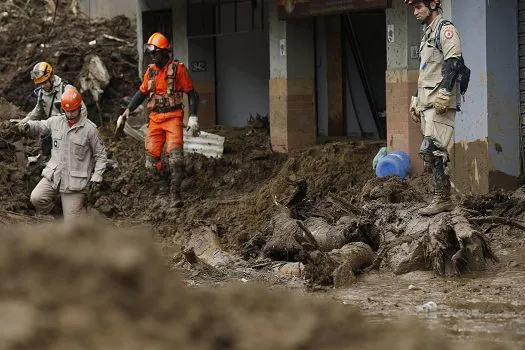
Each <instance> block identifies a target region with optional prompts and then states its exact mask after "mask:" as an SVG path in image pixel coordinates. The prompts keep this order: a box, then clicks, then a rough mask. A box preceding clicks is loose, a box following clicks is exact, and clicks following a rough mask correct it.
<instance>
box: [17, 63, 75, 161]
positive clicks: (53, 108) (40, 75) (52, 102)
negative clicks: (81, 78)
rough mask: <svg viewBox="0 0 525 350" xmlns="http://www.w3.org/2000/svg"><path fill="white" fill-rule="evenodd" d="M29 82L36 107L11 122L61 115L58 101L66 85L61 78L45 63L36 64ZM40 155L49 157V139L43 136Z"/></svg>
mask: <svg viewBox="0 0 525 350" xmlns="http://www.w3.org/2000/svg"><path fill="white" fill-rule="evenodd" d="M30 76H31V80H32V81H33V83H34V84H35V85H36V87H37V88H36V89H35V93H36V96H37V101H36V105H35V107H34V108H33V110H32V111H31V112H29V113H28V114H27V116H26V117H25V118H23V119H22V120H19V119H12V120H11V121H12V122H15V123H19V122H27V121H29V120H45V119H49V118H50V117H51V116H53V115H56V114H60V113H62V112H61V110H60V101H61V99H62V94H63V93H64V91H65V90H66V87H68V86H70V87H72V85H69V84H67V83H66V82H65V81H64V80H62V78H60V77H59V76H58V75H56V74H55V73H54V71H53V67H52V66H51V64H49V63H47V62H38V63H37V64H35V65H34V66H33V69H32V70H31V73H30ZM40 141H41V154H42V155H43V156H49V155H51V147H52V145H51V138H50V137H49V136H45V137H42V138H41V140H40Z"/></svg>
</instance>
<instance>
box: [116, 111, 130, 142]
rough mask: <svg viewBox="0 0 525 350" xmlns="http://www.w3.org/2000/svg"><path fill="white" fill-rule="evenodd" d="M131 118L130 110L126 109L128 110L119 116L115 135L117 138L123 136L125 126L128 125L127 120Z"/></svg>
mask: <svg viewBox="0 0 525 350" xmlns="http://www.w3.org/2000/svg"><path fill="white" fill-rule="evenodd" d="M128 118H129V108H126V110H125V111H124V112H123V113H122V114H121V115H119V117H118V119H117V127H116V128H115V132H114V133H113V135H114V136H115V138H117V139H118V138H119V137H120V136H122V133H123V132H124V126H125V125H126V120H127V119H128Z"/></svg>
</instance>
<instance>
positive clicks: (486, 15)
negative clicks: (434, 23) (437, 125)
mask: <svg viewBox="0 0 525 350" xmlns="http://www.w3.org/2000/svg"><path fill="white" fill-rule="evenodd" d="M452 20H453V22H454V23H455V25H456V26H457V28H458V29H459V31H460V35H461V38H462V51H463V54H464V57H465V60H466V63H467V65H468V66H469V68H470V69H471V70H472V73H471V82H470V85H469V90H468V91H467V94H466V96H465V97H466V101H465V103H464V104H463V107H462V112H460V113H458V114H457V119H456V139H455V141H456V146H455V150H454V151H455V168H456V170H455V172H456V174H458V175H459V174H461V177H458V180H459V178H461V181H459V182H458V183H457V184H456V185H457V187H458V189H459V190H460V191H462V192H487V191H489V190H490V189H491V188H494V187H503V188H513V187H515V186H516V181H515V179H514V177H515V176H517V175H519V86H518V76H519V72H518V61H517V56H518V42H517V3H516V1H515V0H501V1H498V2H497V4H496V2H494V1H492V2H491V1H479V0H461V1H457V0H455V1H454V2H453V3H452Z"/></svg>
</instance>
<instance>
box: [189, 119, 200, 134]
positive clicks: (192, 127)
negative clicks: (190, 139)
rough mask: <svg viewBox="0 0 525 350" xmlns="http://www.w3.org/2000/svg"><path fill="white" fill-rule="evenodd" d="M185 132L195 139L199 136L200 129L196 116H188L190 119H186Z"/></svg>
mask: <svg viewBox="0 0 525 350" xmlns="http://www.w3.org/2000/svg"><path fill="white" fill-rule="evenodd" d="M186 130H188V131H190V132H191V134H192V135H193V136H195V137H197V136H199V133H200V129H199V122H198V120H197V116H194V115H190V118H189V119H188V128H187V129H186Z"/></svg>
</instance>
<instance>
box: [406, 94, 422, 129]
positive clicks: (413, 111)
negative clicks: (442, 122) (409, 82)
mask: <svg viewBox="0 0 525 350" xmlns="http://www.w3.org/2000/svg"><path fill="white" fill-rule="evenodd" d="M409 112H410V117H411V118H412V120H413V121H414V122H416V123H421V113H420V111H419V110H418V108H417V97H416V96H412V101H410V108H409Z"/></svg>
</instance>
